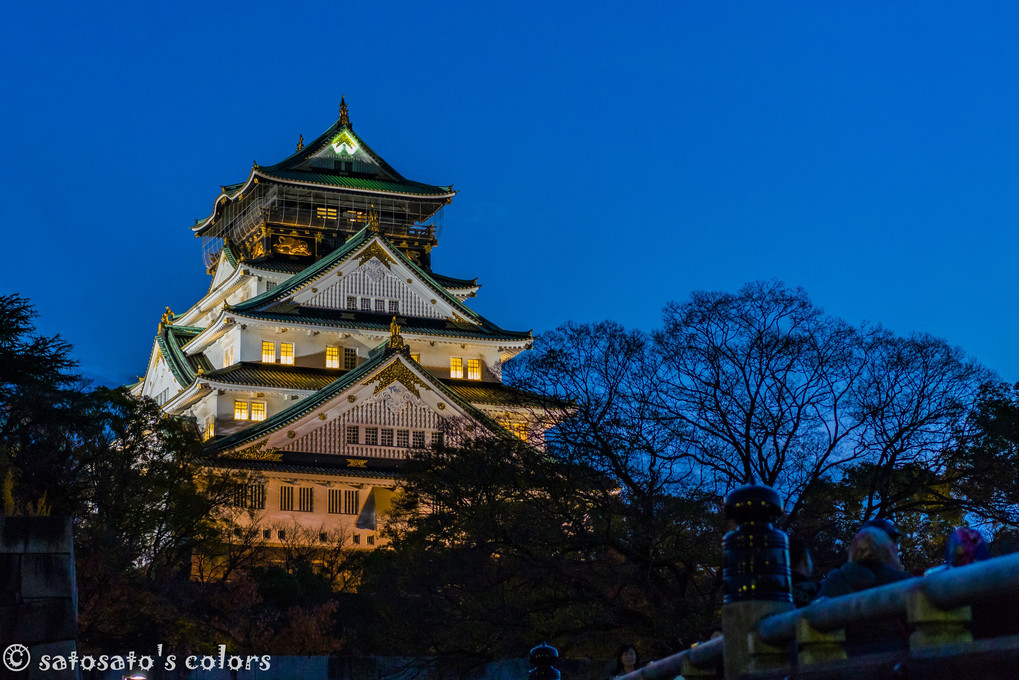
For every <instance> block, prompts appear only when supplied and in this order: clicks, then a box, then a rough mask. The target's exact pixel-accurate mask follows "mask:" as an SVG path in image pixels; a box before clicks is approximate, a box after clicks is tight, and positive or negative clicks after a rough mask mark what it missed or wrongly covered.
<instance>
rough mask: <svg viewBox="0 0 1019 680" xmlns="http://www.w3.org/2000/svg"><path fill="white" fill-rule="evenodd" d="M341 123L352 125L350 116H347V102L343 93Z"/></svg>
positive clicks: (341, 97) (341, 98) (341, 96)
mask: <svg viewBox="0 0 1019 680" xmlns="http://www.w3.org/2000/svg"><path fill="white" fill-rule="evenodd" d="M340 125H346V126H347V127H350V118H349V117H348V116H347V102H346V101H345V100H344V98H343V95H340Z"/></svg>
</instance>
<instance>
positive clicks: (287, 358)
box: [280, 342, 294, 366]
mask: <svg viewBox="0 0 1019 680" xmlns="http://www.w3.org/2000/svg"><path fill="white" fill-rule="evenodd" d="M280 363H281V364H286V365H288V366H293V365H294V343H292V342H281V343H280Z"/></svg>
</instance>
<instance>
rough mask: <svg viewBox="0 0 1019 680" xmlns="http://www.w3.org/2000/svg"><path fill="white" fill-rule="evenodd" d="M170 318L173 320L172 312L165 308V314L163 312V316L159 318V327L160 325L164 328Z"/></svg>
mask: <svg viewBox="0 0 1019 680" xmlns="http://www.w3.org/2000/svg"><path fill="white" fill-rule="evenodd" d="M172 318H173V312H172V311H170V308H169V307H167V308H166V311H165V312H163V316H161V317H160V318H159V325H160V326H165V325H166V324H168V323H170V320H171V319H172Z"/></svg>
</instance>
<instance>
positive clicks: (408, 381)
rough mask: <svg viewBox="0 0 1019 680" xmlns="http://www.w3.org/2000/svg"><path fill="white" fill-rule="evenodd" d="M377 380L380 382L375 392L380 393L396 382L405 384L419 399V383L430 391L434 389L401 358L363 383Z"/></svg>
mask: <svg viewBox="0 0 1019 680" xmlns="http://www.w3.org/2000/svg"><path fill="white" fill-rule="evenodd" d="M376 380H377V381H378V384H376V385H375V392H374V393H373V394H378V393H379V392H381V391H382V390H384V389H386V388H387V387H389V386H390V385H392V384H393V383H395V382H398V383H401V384H403V386H404V387H406V388H407V389H408V390H409V391H410V392H411V393H412V394H413V395H414V396H415V397H417V398H418V399H420V398H421V393H420V392H419V391H418V386H419V385H420V386H421V387H423V388H424V389H426V390H428V391H429V392H431V391H432V388H431V387H429V386H428V383H426V382H424V381H423V380H421V378H419V377H417V376H416V375H414V373H413V371H411V370H410V369H409V368H407V367H406V366H405V365H404V364H403V362H401V361H400V360H399V359H397V360H396V361H394V362H393V363H391V364H389V365H388V366H386V367H385V368H384V369H382V371H381V372H380V373H379V374H378V375H376V376H375V377H372V378H369V379H368V380H365V381H364V382H363V383H361V384H362V385H371V384H372V383H373V382H375V381H376Z"/></svg>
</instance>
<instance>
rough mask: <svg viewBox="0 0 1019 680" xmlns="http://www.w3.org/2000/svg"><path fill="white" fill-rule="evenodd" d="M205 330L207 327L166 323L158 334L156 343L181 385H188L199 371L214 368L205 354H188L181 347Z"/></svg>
mask: <svg viewBox="0 0 1019 680" xmlns="http://www.w3.org/2000/svg"><path fill="white" fill-rule="evenodd" d="M203 330H205V329H203V328H197V327H195V326H173V325H170V324H164V325H162V326H161V327H160V329H159V333H158V334H157V335H156V344H157V345H159V350H160V351H161V352H162V354H163V358H164V359H165V360H166V365H167V367H169V369H170V373H172V374H173V377H174V379H175V380H176V381H177V382H178V383H180V385H181V387H187V386H188V385H190V384H191V383H192V382H194V379H195V376H196V375H197V374H198V371H202V372H205V371H211V370H212V364H211V363H209V360H208V359H206V358H205V355H204V354H197V355H195V356H188V355H186V354H184V351H183V350H182V349H181V348H182V347H183V346H184V345H186V344H187V343H188V342H190V341H191V339H192V338H194V337H195V336H197V335H198V334H199V333H201V332H202V331H203Z"/></svg>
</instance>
